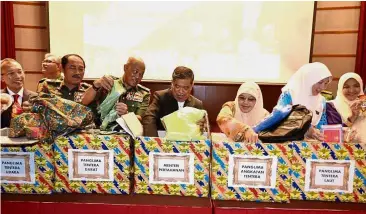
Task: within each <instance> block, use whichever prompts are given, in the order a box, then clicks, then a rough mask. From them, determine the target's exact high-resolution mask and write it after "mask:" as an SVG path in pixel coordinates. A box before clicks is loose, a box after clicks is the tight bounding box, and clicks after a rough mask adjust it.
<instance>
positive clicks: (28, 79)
mask: <svg viewBox="0 0 366 214" xmlns="http://www.w3.org/2000/svg"><path fill="white" fill-rule="evenodd" d="M42 78H43V75H42V74H33V73H32V74H26V76H25V87H26V88H27V89H29V90H32V91H36V89H37V84H38V81H39V80H40V79H42Z"/></svg>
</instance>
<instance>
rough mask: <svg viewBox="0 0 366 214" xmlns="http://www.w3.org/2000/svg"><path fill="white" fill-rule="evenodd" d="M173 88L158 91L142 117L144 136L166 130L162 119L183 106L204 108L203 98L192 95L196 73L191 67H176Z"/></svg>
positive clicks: (156, 134)
mask: <svg viewBox="0 0 366 214" xmlns="http://www.w3.org/2000/svg"><path fill="white" fill-rule="evenodd" d="M172 78H173V80H172V84H171V88H169V89H165V90H161V91H156V92H155V93H154V97H153V100H152V103H151V104H150V106H149V107H148V109H147V111H146V113H145V115H144V116H143V119H142V125H143V127H144V136H151V137H157V136H158V130H165V128H164V126H163V125H162V123H161V121H160V119H161V118H162V117H164V116H166V115H168V114H170V113H173V112H174V111H177V110H178V109H181V108H183V107H186V106H187V107H194V108H198V109H203V104H202V101H201V100H198V99H197V98H195V97H194V96H192V95H191V91H192V88H193V81H194V74H193V71H192V70H191V69H190V68H187V67H184V66H179V67H177V68H175V69H174V72H173V75H172Z"/></svg>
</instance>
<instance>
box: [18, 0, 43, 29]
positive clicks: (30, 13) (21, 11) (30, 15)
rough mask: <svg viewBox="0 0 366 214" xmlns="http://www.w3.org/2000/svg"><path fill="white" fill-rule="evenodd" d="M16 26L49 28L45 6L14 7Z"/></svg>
mask: <svg viewBox="0 0 366 214" xmlns="http://www.w3.org/2000/svg"><path fill="white" fill-rule="evenodd" d="M14 17H16V19H15V20H14V25H28V26H47V12H46V10H45V6H37V5H17V4H15V5H14Z"/></svg>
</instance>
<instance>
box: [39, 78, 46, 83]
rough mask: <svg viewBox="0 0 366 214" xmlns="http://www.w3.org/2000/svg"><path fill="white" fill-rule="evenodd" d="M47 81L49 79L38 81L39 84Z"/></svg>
mask: <svg viewBox="0 0 366 214" xmlns="http://www.w3.org/2000/svg"><path fill="white" fill-rule="evenodd" d="M46 80H47V78H42V79H40V80H39V81H38V83H44V82H45V81H46Z"/></svg>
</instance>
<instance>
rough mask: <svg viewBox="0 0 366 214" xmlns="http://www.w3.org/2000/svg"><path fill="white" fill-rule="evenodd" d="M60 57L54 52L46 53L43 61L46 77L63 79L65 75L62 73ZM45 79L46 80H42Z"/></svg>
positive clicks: (43, 71) (43, 70)
mask: <svg viewBox="0 0 366 214" xmlns="http://www.w3.org/2000/svg"><path fill="white" fill-rule="evenodd" d="M60 61H61V60H60V57H58V56H56V55H53V54H50V53H48V54H46V55H45V56H44V59H43V61H42V73H43V76H44V78H46V79H58V80H63V79H64V76H63V75H62V73H61V62H60ZM42 81H44V80H42Z"/></svg>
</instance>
